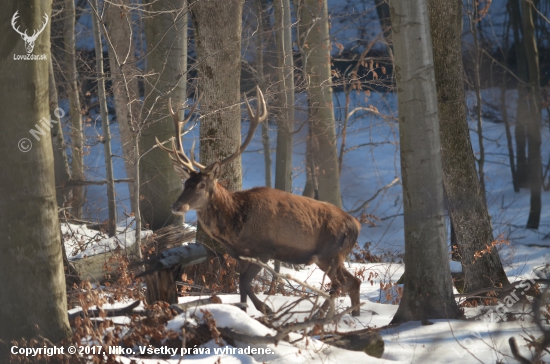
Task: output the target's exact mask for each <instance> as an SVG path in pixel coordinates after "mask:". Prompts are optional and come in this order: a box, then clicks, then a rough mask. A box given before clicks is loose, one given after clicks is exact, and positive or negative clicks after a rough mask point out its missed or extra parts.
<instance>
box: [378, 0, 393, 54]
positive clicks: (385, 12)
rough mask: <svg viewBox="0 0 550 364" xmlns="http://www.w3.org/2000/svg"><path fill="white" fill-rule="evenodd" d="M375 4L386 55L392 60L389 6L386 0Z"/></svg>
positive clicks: (380, 0) (379, 0)
mask: <svg viewBox="0 0 550 364" xmlns="http://www.w3.org/2000/svg"><path fill="white" fill-rule="evenodd" d="M374 3H375V4H376V13H377V14H378V20H379V21H380V27H381V28H382V34H383V35H384V40H385V41H386V46H387V47H388V53H389V54H390V58H392V59H393V42H392V39H391V17H390V4H389V1H388V0H374Z"/></svg>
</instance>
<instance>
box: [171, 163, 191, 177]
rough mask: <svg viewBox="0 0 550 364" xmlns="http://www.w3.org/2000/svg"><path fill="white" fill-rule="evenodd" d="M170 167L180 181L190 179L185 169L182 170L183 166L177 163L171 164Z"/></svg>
mask: <svg viewBox="0 0 550 364" xmlns="http://www.w3.org/2000/svg"><path fill="white" fill-rule="evenodd" d="M172 166H173V167H174V171H176V173H177V174H178V176H180V178H181V179H182V180H186V179H189V177H191V175H190V174H189V172H187V171H186V170H185V168H183V166H181V165H180V164H179V163H172Z"/></svg>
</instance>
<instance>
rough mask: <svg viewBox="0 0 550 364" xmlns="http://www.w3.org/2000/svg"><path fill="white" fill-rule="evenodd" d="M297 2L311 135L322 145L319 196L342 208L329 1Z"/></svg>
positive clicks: (318, 181) (318, 176) (318, 174)
mask: <svg viewBox="0 0 550 364" xmlns="http://www.w3.org/2000/svg"><path fill="white" fill-rule="evenodd" d="M295 5H296V6H295V7H296V9H297V12H298V23H299V39H298V44H299V47H300V51H301V53H302V63H303V68H304V69H303V71H304V74H305V78H306V83H307V93H308V110H309V118H310V120H309V128H310V129H311V134H312V137H313V138H315V140H316V141H317V142H318V144H319V149H318V150H317V153H316V158H315V160H316V162H317V163H316V166H315V168H318V171H317V172H318V173H317V176H316V180H317V184H318V191H319V199H320V200H322V201H327V202H330V203H332V204H334V205H336V206H338V207H342V197H341V194H340V176H339V173H338V152H337V145H336V144H337V143H336V129H335V119H334V104H333V100H332V87H331V86H332V80H331V69H330V48H331V46H330V39H329V24H328V10H327V2H326V1H317V0H296V1H295ZM313 172H316V171H313Z"/></svg>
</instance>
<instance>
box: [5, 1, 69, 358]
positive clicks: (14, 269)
mask: <svg viewBox="0 0 550 364" xmlns="http://www.w3.org/2000/svg"><path fill="white" fill-rule="evenodd" d="M3 6H4V9H3V11H2V13H1V14H0V27H1V28H0V29H1V31H2V34H5V35H6V40H5V42H3V52H2V56H1V57H0V77H1V78H2V80H3V82H2V83H1V85H0V120H1V121H0V122H1V124H2V129H3V132H2V133H1V135H0V157H1V158H2V166H3V168H4V169H5V171H6V172H7V173H2V175H1V176H0V195H1V196H2V198H0V236H2V239H0V276H1V277H3V279H0V292H1V294H0V322H1V324H0V339H2V340H4V341H7V342H9V341H10V340H12V339H20V338H21V337H26V338H31V337H36V336H37V335H42V336H44V337H46V338H48V339H50V340H52V341H57V340H60V339H63V338H67V337H69V336H70V334H71V330H70V328H69V322H68V317H67V296H66V293H65V276H64V273H63V261H62V256H61V237H60V228H59V220H58V218H57V204H56V195H55V179H54V160H53V152H52V140H51V137H50V135H45V136H44V137H42V138H40V140H36V139H35V138H33V137H32V136H31V135H30V134H29V130H31V129H33V128H34V127H35V124H37V123H38V122H39V120H40V119H41V118H43V117H48V115H49V113H50V108H49V85H48V81H49V75H48V67H49V65H48V60H47V59H44V60H34V61H24V60H14V54H16V55H26V54H27V50H26V49H25V42H23V40H22V39H21V37H20V36H19V35H18V34H16V33H15V32H14V31H13V29H12V27H11V20H12V17H13V16H14V14H15V12H17V14H18V16H17V19H16V22H17V24H18V25H19V27H20V29H22V31H24V30H25V29H29V30H30V32H31V34H32V29H40V28H41V27H42V26H43V25H44V22H47V20H49V18H50V17H51V7H52V3H51V1H49V0H28V1H18V0H9V1H5V2H4V3H3ZM31 54H34V55H46V57H50V24H49V22H48V24H47V26H46V27H45V29H44V31H43V32H42V33H40V35H39V36H38V37H37V38H36V41H35V43H34V50H33V51H32V53H31ZM24 138H26V139H24ZM18 140H19V143H18ZM18 147H19V149H18ZM0 351H2V350H0Z"/></svg>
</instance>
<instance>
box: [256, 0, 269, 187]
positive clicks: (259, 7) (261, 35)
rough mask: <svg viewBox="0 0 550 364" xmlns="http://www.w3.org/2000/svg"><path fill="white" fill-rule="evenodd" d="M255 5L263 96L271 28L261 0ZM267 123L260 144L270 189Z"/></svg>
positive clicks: (257, 60) (259, 82)
mask: <svg viewBox="0 0 550 364" xmlns="http://www.w3.org/2000/svg"><path fill="white" fill-rule="evenodd" d="M254 4H255V5H256V16H257V19H258V20H257V21H258V29H259V30H260V31H259V32H258V34H256V44H257V47H256V62H255V64H256V72H257V73H258V85H259V86H260V89H261V90H262V92H263V93H264V95H265V93H266V92H265V91H266V88H267V83H266V80H265V77H264V67H265V63H264V43H266V42H267V38H268V37H267V36H266V34H267V33H269V32H271V27H270V25H269V17H268V16H267V14H266V12H265V10H264V8H263V1H262V0H254ZM268 126H269V122H268V119H266V120H265V121H264V122H263V123H262V144H263V148H264V166H265V186H266V187H271V185H272V182H271V179H272V178H271V143H270V141H269V128H268Z"/></svg>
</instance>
